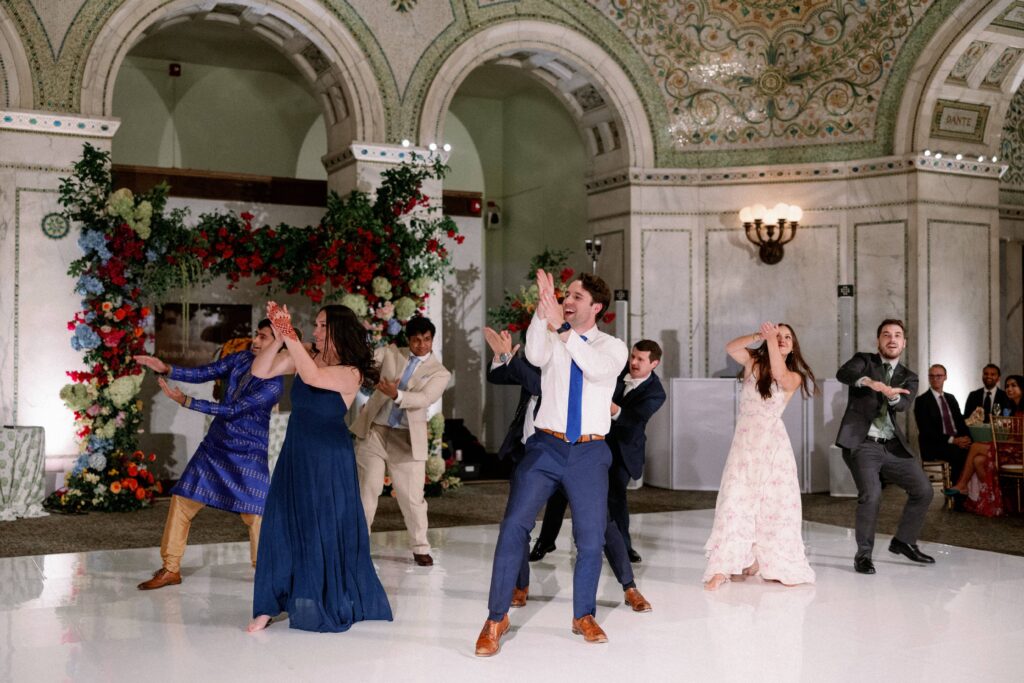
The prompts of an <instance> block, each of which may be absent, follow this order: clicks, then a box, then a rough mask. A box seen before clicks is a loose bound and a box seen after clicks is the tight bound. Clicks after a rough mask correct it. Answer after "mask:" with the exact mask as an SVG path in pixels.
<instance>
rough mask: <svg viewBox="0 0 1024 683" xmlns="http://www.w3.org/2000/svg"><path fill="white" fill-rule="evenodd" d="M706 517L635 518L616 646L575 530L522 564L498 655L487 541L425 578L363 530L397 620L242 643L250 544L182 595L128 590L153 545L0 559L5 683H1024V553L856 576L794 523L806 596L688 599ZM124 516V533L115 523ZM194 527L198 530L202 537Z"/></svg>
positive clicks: (205, 552)
mask: <svg viewBox="0 0 1024 683" xmlns="http://www.w3.org/2000/svg"><path fill="white" fill-rule="evenodd" d="M711 519H712V512H711V511H710V510H706V511H694V512H667V513H657V514H647V515H638V516H636V517H634V519H633V525H634V532H633V538H634V544H635V545H636V547H637V549H638V551H639V552H640V553H641V554H642V555H643V563H642V564H639V565H635V568H636V570H637V575H638V577H637V579H638V584H639V588H640V589H641V591H642V592H643V593H644V595H645V596H646V597H647V598H648V599H649V600H650V601H651V602H652V604H653V606H654V611H653V612H650V613H647V614H634V613H633V612H631V611H630V610H629V609H628V608H627V607H626V606H624V605H623V604H622V600H621V596H622V592H621V590H620V589H619V586H618V585H616V584H615V582H614V579H612V577H611V573H610V571H609V570H608V568H607V566H606V567H605V571H604V575H603V577H602V580H601V586H600V589H599V593H598V614H597V617H598V622H599V623H600V624H601V625H602V627H603V628H604V629H605V631H606V632H607V633H608V637H609V642H608V643H607V644H604V645H589V644H586V643H584V642H583V640H582V639H581V637H579V636H574V635H573V634H572V633H571V632H570V628H569V626H570V623H569V622H570V619H571V617H572V593H571V589H572V566H571V565H572V559H573V558H572V555H571V553H570V552H568V550H567V548H568V546H569V545H570V543H569V538H570V534H569V532H570V524H569V523H568V522H567V523H566V525H565V527H564V528H563V529H562V535H561V536H560V538H559V544H558V546H559V549H558V550H557V551H556V552H554V553H552V554H550V555H548V557H546V558H545V559H544V561H542V562H539V563H534V564H533V565H532V567H533V570H534V575H533V581H532V584H531V587H530V590H531V592H530V601H529V603H528V604H527V606H526V607H525V608H522V609H517V610H512V612H511V617H512V630H511V631H510V633H509V634H508V635H507V636H506V637H505V638H504V639H503V641H502V650H501V652H500V653H499V654H498V655H497V656H495V657H492V658H490V659H481V658H477V657H475V656H474V655H473V646H474V643H475V641H476V636H477V634H478V632H479V630H480V627H481V625H482V624H483V620H484V619H485V618H486V615H487V588H488V581H489V578H490V568H491V556H492V552H493V549H494V541H495V538H496V536H497V527H495V526H478V527H460V528H452V529H440V530H436V531H432V532H431V541H432V543H433V544H434V545H435V551H434V559H435V561H436V564H435V566H434V567H433V568H418V567H416V566H414V565H413V564H412V558H411V555H410V554H409V553H408V552H407V551H406V550H405V533H404V532H391V533H378V534H374V537H373V542H374V558H375V560H376V564H377V567H378V569H379V571H380V575H381V578H382V580H383V583H384V587H385V589H386V590H387V592H388V596H389V597H390V598H391V604H392V607H393V609H394V612H395V621H394V622H392V623H386V622H368V623H359V624H356V625H355V627H353V628H352V630H350V631H349V632H348V633H342V634H316V633H305V632H302V631H295V630H291V629H289V628H288V623H287V621H283V622H278V623H274V624H272V625H271V627H270V628H269V629H268V630H267V631H265V632H262V633H257V634H247V633H245V631H244V626H245V624H246V623H247V621H248V618H249V609H250V604H251V595H252V570H251V569H250V568H249V567H248V564H247V559H248V547H247V544H244V543H231V544H222V545H207V546H193V547H191V548H189V550H188V553H187V554H186V556H185V563H184V568H183V574H184V575H185V581H184V583H182V585H180V586H173V587H168V588H164V589H161V590H158V591H153V592H148V593H147V592H140V591H138V590H136V588H135V586H136V584H137V583H138V582H139V581H141V580H144V579H146V578H148V576H149V575H150V574H151V573H152V571H153V570H154V569H155V568H156V567H158V566H159V553H158V551H157V549H155V548H153V549H142V550H123V551H104V552H93V553H81V554H68V555H48V556H38V557H22V558H10V559H0V681H16V682H21V681H26V682H27V681H32V682H35V681H65V680H66V681H133V682H134V681H157V680H161V681H193V682H195V683H199V682H200V681H242V680H245V681H270V680H273V681H313V680H328V679H330V680H345V681H357V682H364V681H389V682H390V681H487V682H490V681H526V682H530V683H533V682H538V681H564V682H566V683H568V682H569V681H587V680H596V681H618V682H628V683H639V682H641V681H745V682H751V681H801V680H805V681H867V680H879V679H883V680H916V681H921V680H926V681H955V680H985V681H1019V680H1024V657H1022V654H1021V653H1022V652H1024V558H1021V557H1012V556H1007V555H1000V554H996V553H987V552H980V551H975V550H966V549H962V548H955V547H951V546H944V545H938V544H922V549H923V550H925V551H926V552H928V553H930V554H932V555H934V556H935V558H936V560H937V564H936V565H934V566H919V565H915V564H913V563H911V562H909V561H907V560H905V559H903V558H901V557H897V556H895V555H891V554H889V552H888V551H887V547H888V538H887V537H881V536H880V537H879V539H878V541H877V548H876V552H875V564H876V566H877V568H878V574H876V575H874V576H861V575H859V574H855V573H854V572H853V569H852V557H853V552H854V541H853V532H852V531H851V530H848V529H842V528H838V527H832V526H826V525H821V524H813V523H808V524H806V527H805V531H804V537H805V539H806V542H807V547H808V551H809V554H810V560H811V564H812V566H813V567H814V568H815V570H816V571H817V573H818V583H817V585H816V586H813V587H797V588H785V587H783V586H780V585H777V584H768V583H762V582H761V581H760V580H757V579H752V580H748V581H746V582H744V583H739V582H735V583H731V584H727V585H726V586H725V587H724V588H722V589H721V590H720V591H718V592H717V593H706V592H705V591H703V590H702V588H701V585H700V578H701V572H702V569H703V556H702V552H701V546H702V544H703V542H704V540H705V539H706V537H707V535H708V531H709V529H710V527H711ZM126 521H127V518H126ZM197 523H199V524H201V523H202V522H201V520H200V521H199V522H197Z"/></svg>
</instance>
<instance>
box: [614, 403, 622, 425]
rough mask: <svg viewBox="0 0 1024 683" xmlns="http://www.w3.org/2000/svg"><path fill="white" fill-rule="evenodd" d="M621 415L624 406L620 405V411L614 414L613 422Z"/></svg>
mask: <svg viewBox="0 0 1024 683" xmlns="http://www.w3.org/2000/svg"><path fill="white" fill-rule="evenodd" d="M619 415H622V406H619V412H617V413H615V414H614V415H612V422H614V421H615V420H618V419H619Z"/></svg>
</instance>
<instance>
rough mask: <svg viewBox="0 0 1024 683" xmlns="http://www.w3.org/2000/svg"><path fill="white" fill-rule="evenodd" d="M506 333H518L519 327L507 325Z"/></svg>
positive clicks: (511, 324)
mask: <svg viewBox="0 0 1024 683" xmlns="http://www.w3.org/2000/svg"><path fill="white" fill-rule="evenodd" d="M508 331H509V332H518V331H519V325H517V324H515V323H509V324H508Z"/></svg>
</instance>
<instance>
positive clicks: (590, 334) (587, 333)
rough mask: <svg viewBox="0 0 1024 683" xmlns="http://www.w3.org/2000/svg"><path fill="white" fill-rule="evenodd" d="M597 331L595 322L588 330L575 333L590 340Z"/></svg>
mask: <svg viewBox="0 0 1024 683" xmlns="http://www.w3.org/2000/svg"><path fill="white" fill-rule="evenodd" d="M597 332H598V329H597V324H596V323H595V324H594V325H593V326H592V327H591V328H590V329H589V330H585V331H583V332H576V334H577V335H579V336H580V337H586V338H587V340H588V341H592V340H593V339H594V335H595V334H597Z"/></svg>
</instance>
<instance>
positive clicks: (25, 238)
mask: <svg viewBox="0 0 1024 683" xmlns="http://www.w3.org/2000/svg"><path fill="white" fill-rule="evenodd" d="M117 127H118V121H117V120H116V119H98V118H86V117H81V116H75V115H66V114H53V113H48V112H37V111H0V273H3V276H2V278H0V420H2V422H3V424H15V425H25V426H34V425H38V426H42V427H44V428H45V430H46V451H47V455H48V456H53V457H57V456H69V455H73V454H75V453H76V452H77V447H76V444H75V437H74V424H73V416H72V414H71V412H70V411H68V410H67V409H66V408H65V407H64V405H63V404H62V403H61V400H60V398H59V395H58V394H59V392H60V389H61V387H62V386H64V384H65V383H66V382H67V381H68V380H67V377H66V375H65V372H66V371H68V370H76V369H79V368H81V367H82V365H81V362H82V361H81V355H80V354H79V353H77V352H76V351H74V350H73V349H72V348H71V344H70V342H69V333H68V331H67V322H68V320H70V319H71V317H72V316H73V315H74V313H75V311H77V310H78V308H79V305H80V301H79V297H78V296H77V295H75V294H74V291H73V289H74V280H73V279H72V278H71V277H70V276H69V275H68V274H67V270H68V265H69V264H70V263H71V261H73V260H75V259H76V258H78V257H79V255H80V250H79V247H78V243H77V236H78V230H77V226H73V225H69V224H68V223H67V221H65V220H64V218H63V217H62V216H61V215H60V213H59V212H60V210H61V207H60V206H59V204H58V203H57V199H58V188H59V186H60V179H61V178H62V177H66V176H69V175H71V173H72V166H73V164H74V163H75V162H76V161H77V160H78V159H79V158H80V157H81V154H82V146H83V144H84V143H86V142H88V143H90V144H92V145H93V146H94V147H98V148H100V149H105V150H109V149H110V142H111V138H112V137H113V135H114V133H115V132H116V131H117Z"/></svg>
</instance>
